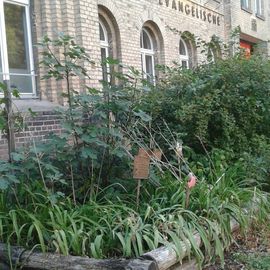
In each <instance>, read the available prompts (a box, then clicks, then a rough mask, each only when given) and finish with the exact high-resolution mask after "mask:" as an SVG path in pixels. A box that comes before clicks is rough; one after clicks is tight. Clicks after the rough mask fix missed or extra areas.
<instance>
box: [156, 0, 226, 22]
mask: <svg viewBox="0 0 270 270" xmlns="http://www.w3.org/2000/svg"><path fill="white" fill-rule="evenodd" d="M158 1H159V4H160V5H161V6H166V7H170V8H172V9H174V10H177V11H179V12H181V13H183V14H185V15H187V16H192V17H194V18H197V19H200V20H202V21H205V22H208V23H211V24H215V25H218V26H220V20H221V19H220V15H219V14H218V13H215V12H211V11H210V10H208V9H206V8H204V7H201V6H199V5H196V4H193V3H189V4H188V3H185V2H183V1H180V0H158Z"/></svg>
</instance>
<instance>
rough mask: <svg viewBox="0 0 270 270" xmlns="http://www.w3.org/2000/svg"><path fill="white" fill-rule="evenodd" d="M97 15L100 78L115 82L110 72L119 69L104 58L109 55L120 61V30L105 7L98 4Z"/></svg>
mask: <svg viewBox="0 0 270 270" xmlns="http://www.w3.org/2000/svg"><path fill="white" fill-rule="evenodd" d="M98 15H99V42H100V55H101V61H102V79H103V81H107V82H111V83H115V78H114V76H112V75H111V74H112V73H113V72H112V71H113V70H117V71H119V67H118V66H112V65H110V66H109V65H108V64H106V58H108V57H110V58H113V59H117V60H119V61H121V39H120V31H119V27H118V23H117V21H116V18H115V17H114V15H113V14H112V12H111V11H110V10H109V9H108V8H107V7H105V6H103V5H99V6H98Z"/></svg>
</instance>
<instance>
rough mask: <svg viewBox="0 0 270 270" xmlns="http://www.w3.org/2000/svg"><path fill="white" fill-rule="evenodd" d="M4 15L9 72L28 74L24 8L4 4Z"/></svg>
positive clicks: (28, 64)
mask: <svg viewBox="0 0 270 270" xmlns="http://www.w3.org/2000/svg"><path fill="white" fill-rule="evenodd" d="M4 13H5V22H6V35H7V48H8V62H9V68H10V72H12V73H23V74H29V72H30V63H29V55H28V42H27V28H26V17H25V7H23V6H19V5H13V4H8V3H5V4H4ZM14 18H16V19H14Z"/></svg>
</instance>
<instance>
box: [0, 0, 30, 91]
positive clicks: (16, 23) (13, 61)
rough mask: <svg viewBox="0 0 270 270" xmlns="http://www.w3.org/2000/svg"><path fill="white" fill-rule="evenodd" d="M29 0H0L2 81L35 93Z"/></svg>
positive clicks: (14, 87)
mask: <svg viewBox="0 0 270 270" xmlns="http://www.w3.org/2000/svg"><path fill="white" fill-rule="evenodd" d="M29 5H30V3H29V0H16V1H13V0H0V81H3V80H5V81H10V85H11V88H12V89H17V90H18V91H19V92H20V93H21V94H22V95H34V94H35V73H34V63H33V52H32V40H31V26H30V15H29V8H30V7H29Z"/></svg>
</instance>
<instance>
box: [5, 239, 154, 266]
mask: <svg viewBox="0 0 270 270" xmlns="http://www.w3.org/2000/svg"><path fill="white" fill-rule="evenodd" d="M8 254H9V252H8V247H7V245H5V244H0V267H1V270H2V269H5V270H9V269H10V268H9V267H8V265H9V263H10V259H9V255H8ZM10 255H11V258H12V259H11V262H12V264H13V265H16V264H19V265H20V266H23V268H22V269H25V270H27V269H31V270H60V269H61V270H157V269H158V268H157V266H156V263H155V262H154V261H151V260H147V259H140V258H138V259H132V260H126V259H106V260H97V259H91V258H88V257H80V256H64V255H59V254H54V253H36V252H31V251H28V250H25V249H24V248H21V247H11V248H10ZM20 269H21V268H20Z"/></svg>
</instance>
